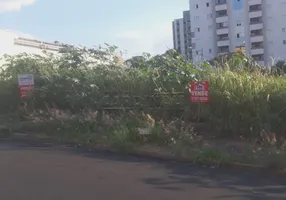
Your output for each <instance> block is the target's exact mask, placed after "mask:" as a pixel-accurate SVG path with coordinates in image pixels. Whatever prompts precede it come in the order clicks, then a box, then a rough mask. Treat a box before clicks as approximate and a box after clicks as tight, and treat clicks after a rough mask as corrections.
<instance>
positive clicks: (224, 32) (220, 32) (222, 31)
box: [216, 27, 229, 35]
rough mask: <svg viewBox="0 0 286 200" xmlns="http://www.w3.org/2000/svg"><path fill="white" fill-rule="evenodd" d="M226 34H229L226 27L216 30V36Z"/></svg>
mask: <svg viewBox="0 0 286 200" xmlns="http://www.w3.org/2000/svg"><path fill="white" fill-rule="evenodd" d="M228 32H229V30H228V27H222V28H217V30H216V34H217V35H223V34H228Z"/></svg>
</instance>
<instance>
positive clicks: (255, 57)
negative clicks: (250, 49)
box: [252, 54, 264, 62]
mask: <svg viewBox="0 0 286 200" xmlns="http://www.w3.org/2000/svg"><path fill="white" fill-rule="evenodd" d="M252 58H253V59H254V60H255V61H256V62H260V61H264V55H263V54H257V55H253V56H252Z"/></svg>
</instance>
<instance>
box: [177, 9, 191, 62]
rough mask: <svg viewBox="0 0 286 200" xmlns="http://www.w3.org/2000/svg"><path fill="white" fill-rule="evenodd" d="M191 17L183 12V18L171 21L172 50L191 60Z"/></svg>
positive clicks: (188, 12) (188, 13)
mask: <svg viewBox="0 0 286 200" xmlns="http://www.w3.org/2000/svg"><path fill="white" fill-rule="evenodd" d="M190 17H191V15H190V11H184V12H183V18H180V19H175V20H174V21H173V43H174V49H176V50H178V51H179V52H180V53H181V54H182V55H183V56H184V57H185V58H187V59H191V58H192V49H191V48H190V47H191V44H192V37H191V18H190Z"/></svg>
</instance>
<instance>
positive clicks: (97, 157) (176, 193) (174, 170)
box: [0, 142, 286, 200]
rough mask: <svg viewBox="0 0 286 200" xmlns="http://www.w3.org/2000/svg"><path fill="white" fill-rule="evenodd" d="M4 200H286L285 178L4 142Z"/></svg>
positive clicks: (0, 190) (0, 193)
mask: <svg viewBox="0 0 286 200" xmlns="http://www.w3.org/2000/svg"><path fill="white" fill-rule="evenodd" d="M0 198H1V200H2V199H3V200H19V199H21V200H79V199H80V200H89V199H90V200H113V199H114V200H146V199H148V200H153V199H154V200H185V199H186V200H190V199H194V200H208V199H226V200H285V199H286V179H284V180H283V179H276V180H275V179H269V178H262V177H258V176H257V175H253V174H249V173H238V172H227V171H226V170H220V169H211V168H203V167H198V166H193V165H189V164H179V163H171V162H166V161H157V160H152V159H148V158H138V157H132V156H126V155H119V154H112V153H105V152H89V153H87V152H84V151H79V150H74V149H69V148H63V147H52V146H34V145H24V144H19V143H18V144H15V143H13V144H11V143H9V144H8V143H3V142H2V143H0Z"/></svg>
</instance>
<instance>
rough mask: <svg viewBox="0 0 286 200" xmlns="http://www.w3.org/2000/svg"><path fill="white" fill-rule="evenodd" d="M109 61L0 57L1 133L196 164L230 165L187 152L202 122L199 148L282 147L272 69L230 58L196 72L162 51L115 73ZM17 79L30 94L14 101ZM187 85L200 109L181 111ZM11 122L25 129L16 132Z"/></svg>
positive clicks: (93, 54)
mask: <svg viewBox="0 0 286 200" xmlns="http://www.w3.org/2000/svg"><path fill="white" fill-rule="evenodd" d="M116 51H117V49H116V47H114V46H106V47H100V48H98V49H77V48H73V47H68V48H67V49H66V50H65V51H62V52H63V53H61V55H60V56H54V55H51V54H48V53H46V55H45V56H39V55H27V54H21V55H17V56H6V57H5V60H6V63H5V64H4V65H3V66H2V71H1V73H0V95H1V99H0V112H1V113H2V114H3V116H4V117H3V118H4V120H2V121H3V124H5V125H7V126H9V127H8V128H7V129H8V130H10V131H23V130H27V131H32V130H34V131H37V132H48V134H49V135H50V136H51V137H52V136H53V137H58V138H61V140H62V141H68V142H71V141H73V142H80V143H83V144H89V145H95V144H105V145H109V146H110V147H112V148H116V149H121V150H126V149H133V148H135V147H138V146H140V145H142V144H146V143H148V144H152V145H159V146H164V147H171V148H172V149H173V151H174V152H175V153H178V152H179V154H188V155H189V154H194V155H195V158H196V160H197V161H198V162H202V161H204V160H205V158H208V159H211V160H213V159H218V160H220V162H225V160H226V159H230V156H229V155H226V153H224V152H221V150H218V149H216V148H214V149H212V148H206V149H204V150H202V151H199V150H198V151H194V148H199V147H198V142H197V141H202V140H204V139H205V138H203V139H200V137H199V133H198V134H196V133H195V132H196V130H193V129H194V128H195V129H196V127H194V126H192V125H191V124H192V123H194V122H203V123H204V126H205V127H207V130H208V131H209V130H211V131H209V132H208V137H207V138H208V139H209V138H211V137H218V136H223V138H226V137H227V138H232V139H241V138H243V139H244V140H251V141H255V142H256V143H259V144H264V145H265V144H269V145H275V146H283V145H284V138H285V137H286V133H285V131H286V123H284V122H285V121H286V109H285V108H286V76H284V71H283V70H284V67H285V66H284V65H285V63H283V62H282V61H279V62H278V63H277V66H276V67H275V66H274V67H272V68H271V69H268V68H266V67H259V66H257V65H256V64H255V62H254V61H253V60H252V58H250V57H247V56H245V55H242V54H240V53H235V54H231V55H227V56H222V57H218V58H216V59H214V60H212V61H210V62H205V63H202V64H201V65H200V66H196V65H194V64H192V63H190V62H188V61H186V60H184V59H183V58H182V57H181V56H180V55H179V54H178V53H177V52H175V51H173V50H169V51H167V52H166V53H165V54H163V55H158V56H155V57H151V56H150V55H149V54H143V55H142V56H138V57H134V58H131V59H130V60H127V61H126V62H125V63H123V62H122V61H121V60H120V59H119V58H118V57H117V56H115V52H116ZM25 73H31V74H33V75H34V78H35V86H36V91H35V94H34V96H31V97H30V98H28V99H25V100H22V99H20V98H19V91H18V86H17V75H18V74H25ZM193 80H208V81H209V82H210V103H209V104H193V103H191V102H190V98H189V84H190V82H191V81H193ZM10 113H14V114H13V116H12V117H11V118H12V119H11V120H10V121H9V120H8V119H9V118H7V117H5V116H7V115H8V114H10ZM10 115H11V114H10ZM15 120H16V121H28V122H31V121H33V123H34V125H33V126H32V127H30V126H26V125H25V126H24V125H21V126H20V128H17V126H15V123H14V122H15ZM36 122H37V123H36ZM9 124H11V125H9ZM35 124H37V125H35ZM47 124H48V125H47ZM36 127H37V128H36ZM7 129H5V130H7ZM142 131H143V132H144V131H145V133H142ZM284 146H285V145H284ZM190 147H194V148H193V149H192V150H190ZM231 160H232V159H231Z"/></svg>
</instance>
